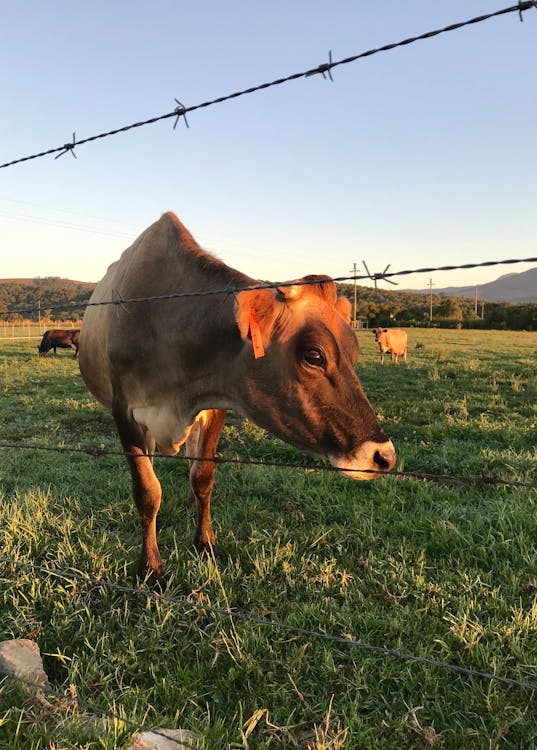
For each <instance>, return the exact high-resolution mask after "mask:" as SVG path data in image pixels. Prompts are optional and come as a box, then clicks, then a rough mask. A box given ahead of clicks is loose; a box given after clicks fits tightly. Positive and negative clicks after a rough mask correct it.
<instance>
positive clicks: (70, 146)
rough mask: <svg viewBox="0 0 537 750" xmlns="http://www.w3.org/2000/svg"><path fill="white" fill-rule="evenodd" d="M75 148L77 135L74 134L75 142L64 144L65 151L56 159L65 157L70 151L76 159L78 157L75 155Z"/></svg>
mask: <svg viewBox="0 0 537 750" xmlns="http://www.w3.org/2000/svg"><path fill="white" fill-rule="evenodd" d="M75 146H76V133H73V140H72V142H71V143H64V144H63V148H64V150H63V151H61V152H60V153H59V154H58V155H57V156H55V157H54V159H59V158H60V156H63V155H64V154H66V153H67V152H68V151H70V152H71V154H72V155H73V158H74V159H76V158H77V155H76V154H75Z"/></svg>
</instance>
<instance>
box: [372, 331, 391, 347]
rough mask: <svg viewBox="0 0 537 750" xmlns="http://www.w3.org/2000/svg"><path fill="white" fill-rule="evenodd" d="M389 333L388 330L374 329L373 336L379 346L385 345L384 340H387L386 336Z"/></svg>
mask: <svg viewBox="0 0 537 750" xmlns="http://www.w3.org/2000/svg"><path fill="white" fill-rule="evenodd" d="M387 333H388V329H387V328H374V329H373V335H374V337H375V341H376V342H377V344H381V343H383V341H384V339H385V338H386V334H387Z"/></svg>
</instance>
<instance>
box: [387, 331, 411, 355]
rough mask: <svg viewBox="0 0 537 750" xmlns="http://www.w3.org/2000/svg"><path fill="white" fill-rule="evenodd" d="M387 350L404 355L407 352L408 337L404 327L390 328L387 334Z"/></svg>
mask: <svg viewBox="0 0 537 750" xmlns="http://www.w3.org/2000/svg"><path fill="white" fill-rule="evenodd" d="M386 339H387V341H386V343H387V351H389V352H393V353H394V354H397V355H398V356H399V355H403V354H405V353H406V349H407V341H408V337H407V334H406V331H403V329H402V328H390V329H388V333H387V336H386Z"/></svg>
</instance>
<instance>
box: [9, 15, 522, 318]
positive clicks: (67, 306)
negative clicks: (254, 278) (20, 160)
mask: <svg viewBox="0 0 537 750" xmlns="http://www.w3.org/2000/svg"><path fill="white" fill-rule="evenodd" d="M536 2H537V0H536ZM514 263H537V257H533V258H507V259H505V260H486V261H481V262H480V263H464V264H462V265H458V266H454V265H451V266H434V267H427V268H412V269H407V270H404V271H391V272H390V273H384V272H382V273H375V274H369V275H361V276H335V277H330V278H327V279H319V278H314V279H295V280H294V281H272V282H263V283H259V284H251V285H249V286H244V287H230V286H227V287H226V288H225V289H205V290H198V291H190V292H170V293H168V294H160V295H152V296H148V297H130V298H129V297H127V298H123V297H121V298H118V299H113V300H102V301H100V302H66V303H63V304H57V305H52V306H50V305H47V304H46V303H45V302H43V303H41V305H40V306H39V307H27V308H13V309H10V310H4V311H0V316H1V315H15V314H18V315H22V314H23V313H26V314H27V313H33V312H38V311H42V310H44V309H46V310H60V309H61V310H79V309H81V308H87V307H101V306H103V305H125V304H133V303H138V302H155V301H159V300H170V299H180V298H183V297H185V298H186V297H212V296H215V295H218V294H224V295H226V296H228V295H233V294H238V293H239V292H249V291H256V290H259V289H278V288H280V287H288V286H311V285H315V284H329V283H331V282H336V283H340V282H344V281H362V280H365V279H373V280H376V281H378V280H382V279H388V277H393V276H409V275H411V274H414V273H432V272H434V271H458V270H466V269H469V268H485V267H488V266H501V265H512V264H514Z"/></svg>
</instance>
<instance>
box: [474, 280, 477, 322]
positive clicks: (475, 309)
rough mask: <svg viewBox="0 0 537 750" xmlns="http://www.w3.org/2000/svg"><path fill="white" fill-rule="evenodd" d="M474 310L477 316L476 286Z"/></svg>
mask: <svg viewBox="0 0 537 750" xmlns="http://www.w3.org/2000/svg"><path fill="white" fill-rule="evenodd" d="M474 312H475V316H476V318H477V287H476V288H475V300H474Z"/></svg>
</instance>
